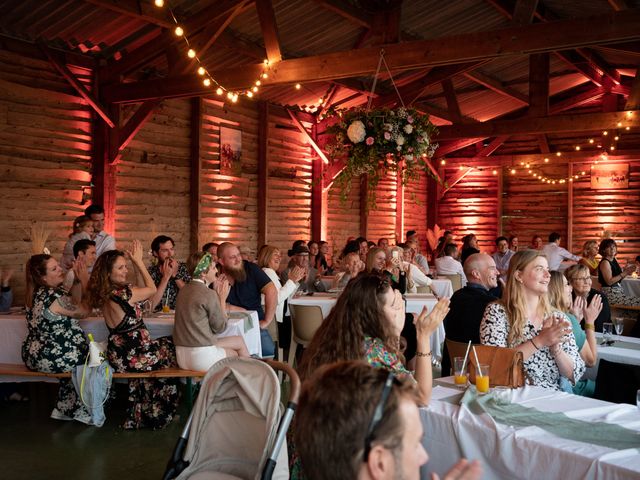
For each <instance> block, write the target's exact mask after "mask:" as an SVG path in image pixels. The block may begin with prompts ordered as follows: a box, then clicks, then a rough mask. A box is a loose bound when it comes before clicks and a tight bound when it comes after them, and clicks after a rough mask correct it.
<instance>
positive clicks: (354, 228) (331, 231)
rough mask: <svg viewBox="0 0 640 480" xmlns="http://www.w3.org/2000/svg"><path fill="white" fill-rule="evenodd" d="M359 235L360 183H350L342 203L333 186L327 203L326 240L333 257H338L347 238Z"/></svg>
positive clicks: (354, 181)
mask: <svg viewBox="0 0 640 480" xmlns="http://www.w3.org/2000/svg"><path fill="white" fill-rule="evenodd" d="M359 235H360V181H359V180H358V179H356V180H353V181H352V182H351V190H350V192H349V195H348V196H347V198H346V200H345V201H344V202H341V200H340V190H339V189H338V188H337V187H336V186H335V184H334V185H332V186H331V188H330V189H329V194H328V202H327V238H326V239H325V240H326V241H327V242H329V245H330V248H331V249H332V250H333V254H334V255H335V256H337V255H340V254H341V253H342V250H343V249H344V246H345V245H346V244H347V238H349V237H358V236H359Z"/></svg>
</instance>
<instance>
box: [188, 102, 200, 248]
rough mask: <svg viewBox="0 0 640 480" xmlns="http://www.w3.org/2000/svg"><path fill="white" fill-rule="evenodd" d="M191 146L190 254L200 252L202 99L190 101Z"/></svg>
mask: <svg viewBox="0 0 640 480" xmlns="http://www.w3.org/2000/svg"><path fill="white" fill-rule="evenodd" d="M190 135H191V145H190V153H189V157H190V158H189V166H190V175H189V187H190V188H189V216H190V222H189V223H190V230H189V245H190V247H191V251H192V252H198V251H200V248H201V247H202V245H200V215H201V208H200V190H201V185H200V173H201V172H202V162H201V160H200V142H201V138H202V97H195V98H192V99H191V125H190Z"/></svg>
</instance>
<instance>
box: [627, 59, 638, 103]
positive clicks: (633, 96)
mask: <svg viewBox="0 0 640 480" xmlns="http://www.w3.org/2000/svg"><path fill="white" fill-rule="evenodd" d="M624 108H625V109H626V110H634V109H639V108H640V67H639V68H638V70H637V71H636V78H634V80H633V84H632V85H631V91H630V93H629V97H628V98H627V103H626V105H625V106H624Z"/></svg>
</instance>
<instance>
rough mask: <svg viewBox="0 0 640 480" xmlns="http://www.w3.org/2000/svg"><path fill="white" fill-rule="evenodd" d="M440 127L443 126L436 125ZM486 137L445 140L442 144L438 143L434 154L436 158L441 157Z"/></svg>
mask: <svg viewBox="0 0 640 480" xmlns="http://www.w3.org/2000/svg"><path fill="white" fill-rule="evenodd" d="M441 128H444V127H438V129H441ZM486 138H487V137H478V138H463V139H456V140H454V141H452V142H447V143H445V144H444V145H440V147H438V149H437V150H436V154H435V155H434V156H435V157H437V158H440V157H443V156H445V155H448V154H450V153H453V152H455V151H457V150H462V149H463V148H466V147H468V146H469V145H473V144H474V143H476V142H482V141H483V140H485V139H486ZM438 142H439V140H438Z"/></svg>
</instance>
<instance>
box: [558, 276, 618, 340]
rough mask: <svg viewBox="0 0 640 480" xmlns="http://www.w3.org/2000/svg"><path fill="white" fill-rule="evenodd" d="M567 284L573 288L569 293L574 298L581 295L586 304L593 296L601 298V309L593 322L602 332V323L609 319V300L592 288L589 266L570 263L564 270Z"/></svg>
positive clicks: (589, 303)
mask: <svg viewBox="0 0 640 480" xmlns="http://www.w3.org/2000/svg"><path fill="white" fill-rule="evenodd" d="M564 275H565V276H566V277H567V280H568V281H569V284H570V285H571V287H572V288H573V292H572V293H571V295H572V296H573V299H574V300H575V299H576V297H582V298H584V299H585V301H586V302H587V305H591V301H592V300H593V298H594V297H595V296H596V295H598V296H600V298H601V300H602V310H601V311H600V313H599V314H598V317H597V318H596V320H595V322H594V326H595V329H596V332H602V324H603V323H605V322H610V321H611V309H610V308H609V301H608V300H607V297H606V296H604V295H600V292H598V291H597V290H595V289H594V288H592V286H591V284H592V280H591V276H590V275H589V268H588V267H587V266H586V265H582V264H580V263H579V264H577V265H572V266H570V267H569V268H567V270H566V271H565V272H564Z"/></svg>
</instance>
